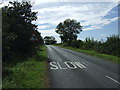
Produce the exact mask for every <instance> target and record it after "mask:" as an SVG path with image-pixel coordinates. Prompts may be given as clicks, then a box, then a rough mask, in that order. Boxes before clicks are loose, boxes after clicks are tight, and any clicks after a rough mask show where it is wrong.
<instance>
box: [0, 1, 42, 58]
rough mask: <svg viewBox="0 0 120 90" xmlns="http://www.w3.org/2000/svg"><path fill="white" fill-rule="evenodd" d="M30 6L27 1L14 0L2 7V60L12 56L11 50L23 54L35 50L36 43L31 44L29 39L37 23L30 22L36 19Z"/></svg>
mask: <svg viewBox="0 0 120 90" xmlns="http://www.w3.org/2000/svg"><path fill="white" fill-rule="evenodd" d="M31 8H32V5H31V4H30V3H28V2H22V3H21V2H16V1H15V2H9V5H8V6H5V7H3V8H2V16H3V19H2V20H3V24H2V27H3V28H2V33H3V35H2V38H3V43H2V44H3V59H4V60H8V59H10V56H14V55H11V54H12V53H13V52H14V54H17V55H20V56H23V55H26V54H27V55H28V54H30V53H32V52H34V51H36V45H38V44H33V42H31V41H30V37H31V36H32V34H33V31H35V30H37V25H35V24H33V23H32V21H34V20H36V19H37V16H36V14H37V12H33V11H32V10H31ZM39 35H40V34H39ZM37 36H38V35H37ZM11 52H12V53H11ZM11 59H13V57H12V58H11Z"/></svg>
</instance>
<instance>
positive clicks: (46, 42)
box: [44, 36, 57, 44]
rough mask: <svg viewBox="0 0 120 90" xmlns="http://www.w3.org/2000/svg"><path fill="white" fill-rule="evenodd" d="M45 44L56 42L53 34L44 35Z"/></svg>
mask: <svg viewBox="0 0 120 90" xmlns="http://www.w3.org/2000/svg"><path fill="white" fill-rule="evenodd" d="M44 41H45V44H55V43H56V42H57V41H56V40H55V37H53V36H46V37H44Z"/></svg>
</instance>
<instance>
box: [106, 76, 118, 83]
mask: <svg viewBox="0 0 120 90" xmlns="http://www.w3.org/2000/svg"><path fill="white" fill-rule="evenodd" d="M106 77H107V78H109V79H110V80H112V81H114V82H116V83H117V84H120V83H119V82H118V81H116V80H115V79H113V78H111V77H109V76H107V75H106Z"/></svg>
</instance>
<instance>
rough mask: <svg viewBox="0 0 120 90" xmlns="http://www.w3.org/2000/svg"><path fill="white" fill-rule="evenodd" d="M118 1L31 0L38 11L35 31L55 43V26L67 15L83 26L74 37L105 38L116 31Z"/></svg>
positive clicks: (82, 38)
mask: <svg viewBox="0 0 120 90" xmlns="http://www.w3.org/2000/svg"><path fill="white" fill-rule="evenodd" d="M8 1H10V0H3V2H4V3H3V4H1V6H4V5H5V4H6V3H7V2H8ZM17 1H21V0H17ZM88 1H89V2H88ZM113 1H114V2H113ZM118 1H119V0H99V2H98V0H84V2H83V1H82V0H31V3H32V4H33V7H32V10H33V11H35V12H38V14H37V17H38V19H37V20H36V21H34V22H33V23H34V24H36V25H38V31H39V32H41V35H42V37H43V38H44V37H45V36H54V37H55V38H56V40H57V42H58V43H59V42H61V40H60V38H59V34H57V33H56V32H55V28H56V26H57V25H58V24H59V23H60V22H63V21H64V20H65V19H68V18H70V19H75V20H77V21H78V22H80V24H81V26H83V28H82V30H83V31H82V32H81V33H80V34H78V39H81V40H85V38H87V37H93V38H94V39H95V40H106V38H107V37H109V36H110V35H114V34H115V35H117V34H118V20H119V17H118Z"/></svg>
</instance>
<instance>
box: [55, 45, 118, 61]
mask: <svg viewBox="0 0 120 90" xmlns="http://www.w3.org/2000/svg"><path fill="white" fill-rule="evenodd" d="M55 46H59V47H62V48H66V49H70V50H73V51H77V52H82V53H85V54H88V55H92V56H96V57H100V58H103V59H105V60H109V61H112V62H114V63H120V59H119V58H118V57H117V56H112V55H108V54H101V53H97V52H94V51H88V50H82V49H77V48H73V47H66V46H63V45H55Z"/></svg>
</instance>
